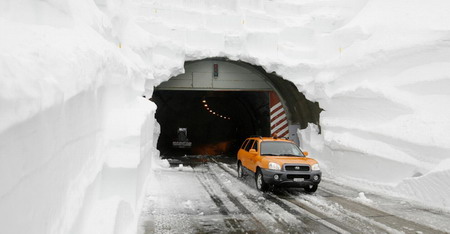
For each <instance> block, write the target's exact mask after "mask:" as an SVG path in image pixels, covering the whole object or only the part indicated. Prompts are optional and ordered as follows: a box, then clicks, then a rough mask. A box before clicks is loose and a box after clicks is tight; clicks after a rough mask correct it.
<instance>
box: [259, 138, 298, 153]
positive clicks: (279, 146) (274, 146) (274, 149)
mask: <svg viewBox="0 0 450 234" xmlns="http://www.w3.org/2000/svg"><path fill="white" fill-rule="evenodd" d="M279 155H283V156H299V157H305V155H303V152H302V151H301V150H300V149H299V148H298V147H297V146H296V145H295V144H293V143H289V142H282V141H264V142H261V156H279Z"/></svg>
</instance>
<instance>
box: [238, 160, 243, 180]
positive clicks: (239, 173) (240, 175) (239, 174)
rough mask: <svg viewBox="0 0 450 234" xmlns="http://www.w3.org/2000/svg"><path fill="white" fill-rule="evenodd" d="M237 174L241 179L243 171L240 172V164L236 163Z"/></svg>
mask: <svg viewBox="0 0 450 234" xmlns="http://www.w3.org/2000/svg"><path fill="white" fill-rule="evenodd" d="M237 173H238V175H237V177H238V178H242V177H243V176H244V171H243V170H242V165H241V162H238V164H237Z"/></svg>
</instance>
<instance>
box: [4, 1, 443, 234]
mask: <svg viewBox="0 0 450 234" xmlns="http://www.w3.org/2000/svg"><path fill="white" fill-rule="evenodd" d="M447 9H450V3H449V2H448V1H446V0H433V1H431V2H430V1H428V2H426V3H424V2H421V1H407V0H400V1H395V2H380V1H372V0H366V1H359V0H344V1H342V0H340V1H338V0H336V1H306V0H305V1H294V0H292V1H291V0H282V1H263V0H240V1H237V0H234V1H219V0H215V1H203V0H192V1H187V0H164V1H163V0H161V1H158V0H144V1H131V0H130V1H115V0H97V1H91V0H82V1H72V0H64V1H53V0H48V1H38V2H36V1H32V0H25V1H12V0H7V1H2V2H1V3H0V31H1V32H2V33H1V35H2V36H1V38H0V220H2V225H1V226H0V232H1V233H70V232H72V233H112V232H116V233H128V232H129V233H133V232H135V230H136V224H137V219H138V217H139V213H140V209H141V208H140V207H141V202H142V196H143V194H144V192H145V190H146V181H147V178H148V176H149V175H151V170H150V168H151V167H152V166H157V164H158V157H159V154H158V152H157V151H156V150H155V145H156V141H157V137H158V134H159V132H158V131H159V130H158V128H159V127H158V124H157V123H156V121H155V119H154V117H153V113H154V111H155V108H156V107H155V105H153V104H151V102H148V101H146V100H145V99H143V98H141V96H142V94H144V95H145V96H148V97H149V96H151V94H152V92H153V87H154V86H155V85H158V84H160V83H161V82H163V81H166V80H168V79H169V78H170V77H173V76H176V75H178V74H180V73H182V72H183V71H184V62H185V61H189V60H200V59H204V58H208V57H226V58H229V59H232V60H242V61H244V62H247V63H251V64H254V65H257V66H261V67H262V68H264V69H265V70H266V71H267V72H269V73H270V72H276V73H277V75H278V76H281V77H283V78H284V79H287V80H290V81H291V82H293V83H294V84H295V85H296V87H297V88H298V90H299V91H300V92H302V93H303V94H304V95H305V97H306V98H307V99H309V100H311V101H314V102H316V101H317V102H319V105H320V107H321V108H322V109H323V110H324V111H322V112H321V115H320V128H321V134H318V127H317V126H316V125H310V126H309V127H308V128H306V129H305V130H302V131H301V135H302V136H301V142H302V147H303V148H304V149H305V150H307V151H310V152H311V153H312V154H314V157H315V158H318V159H319V161H320V162H321V164H322V165H323V168H324V172H325V173H327V176H328V177H329V178H333V179H335V180H341V181H342V182H343V183H346V182H348V181H352V183H353V184H357V185H359V186H362V187H370V188H376V190H378V191H391V192H392V191H393V192H394V193H396V195H400V196H405V197H407V198H410V199H417V200H421V201H424V202H427V203H428V204H431V205H436V206H448V204H449V202H450V201H449V200H448V199H449V196H448V194H446V193H448V191H450V188H449V187H448V186H449V185H448V183H447V184H445V183H443V184H440V182H439V183H438V182H437V181H438V180H439V181H446V180H448V179H449V178H448V177H449V168H448V167H447V166H446V165H447V164H448V163H446V162H447V161H448V158H449V156H448V155H450V154H449V153H450V145H449V144H448V142H450V134H449V133H448V132H449V130H450V111H449V110H448V108H447V107H448V106H449V104H450V97H449V96H450V93H449V91H448V90H450V75H449V74H450V66H449V65H450V60H449V58H450V49H449V48H450V46H449V45H450V40H449V38H450V34H449V30H450V23H448V22H450V19H449V16H448V13H447ZM446 160H447V161H446ZM152 162H153V163H152ZM420 174H422V175H421V176H418V177H417V176H414V175H420ZM436 187H440V189H436ZM418 191H420V192H418ZM424 191H425V192H424ZM426 191H429V192H426ZM446 191H447V192H446ZM105 210H108V212H104V211H105ZM124 217H127V218H124Z"/></svg>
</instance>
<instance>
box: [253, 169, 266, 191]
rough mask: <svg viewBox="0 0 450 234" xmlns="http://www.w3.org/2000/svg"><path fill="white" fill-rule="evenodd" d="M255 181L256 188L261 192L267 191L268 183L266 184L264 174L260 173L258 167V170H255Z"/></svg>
mask: <svg viewBox="0 0 450 234" xmlns="http://www.w3.org/2000/svg"><path fill="white" fill-rule="evenodd" d="M255 183H256V188H257V189H258V190H259V191H262V192H265V191H267V189H268V185H267V183H266V182H264V176H263V174H262V172H261V170H260V169H258V170H257V171H256V176H255Z"/></svg>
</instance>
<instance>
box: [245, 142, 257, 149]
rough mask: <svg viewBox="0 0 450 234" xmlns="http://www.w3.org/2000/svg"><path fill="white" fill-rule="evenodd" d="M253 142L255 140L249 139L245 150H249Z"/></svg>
mask: <svg viewBox="0 0 450 234" xmlns="http://www.w3.org/2000/svg"><path fill="white" fill-rule="evenodd" d="M253 142H255V140H250V141H249V142H248V144H247V145H246V146H245V151H249V150H250V149H251V148H252V145H253Z"/></svg>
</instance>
